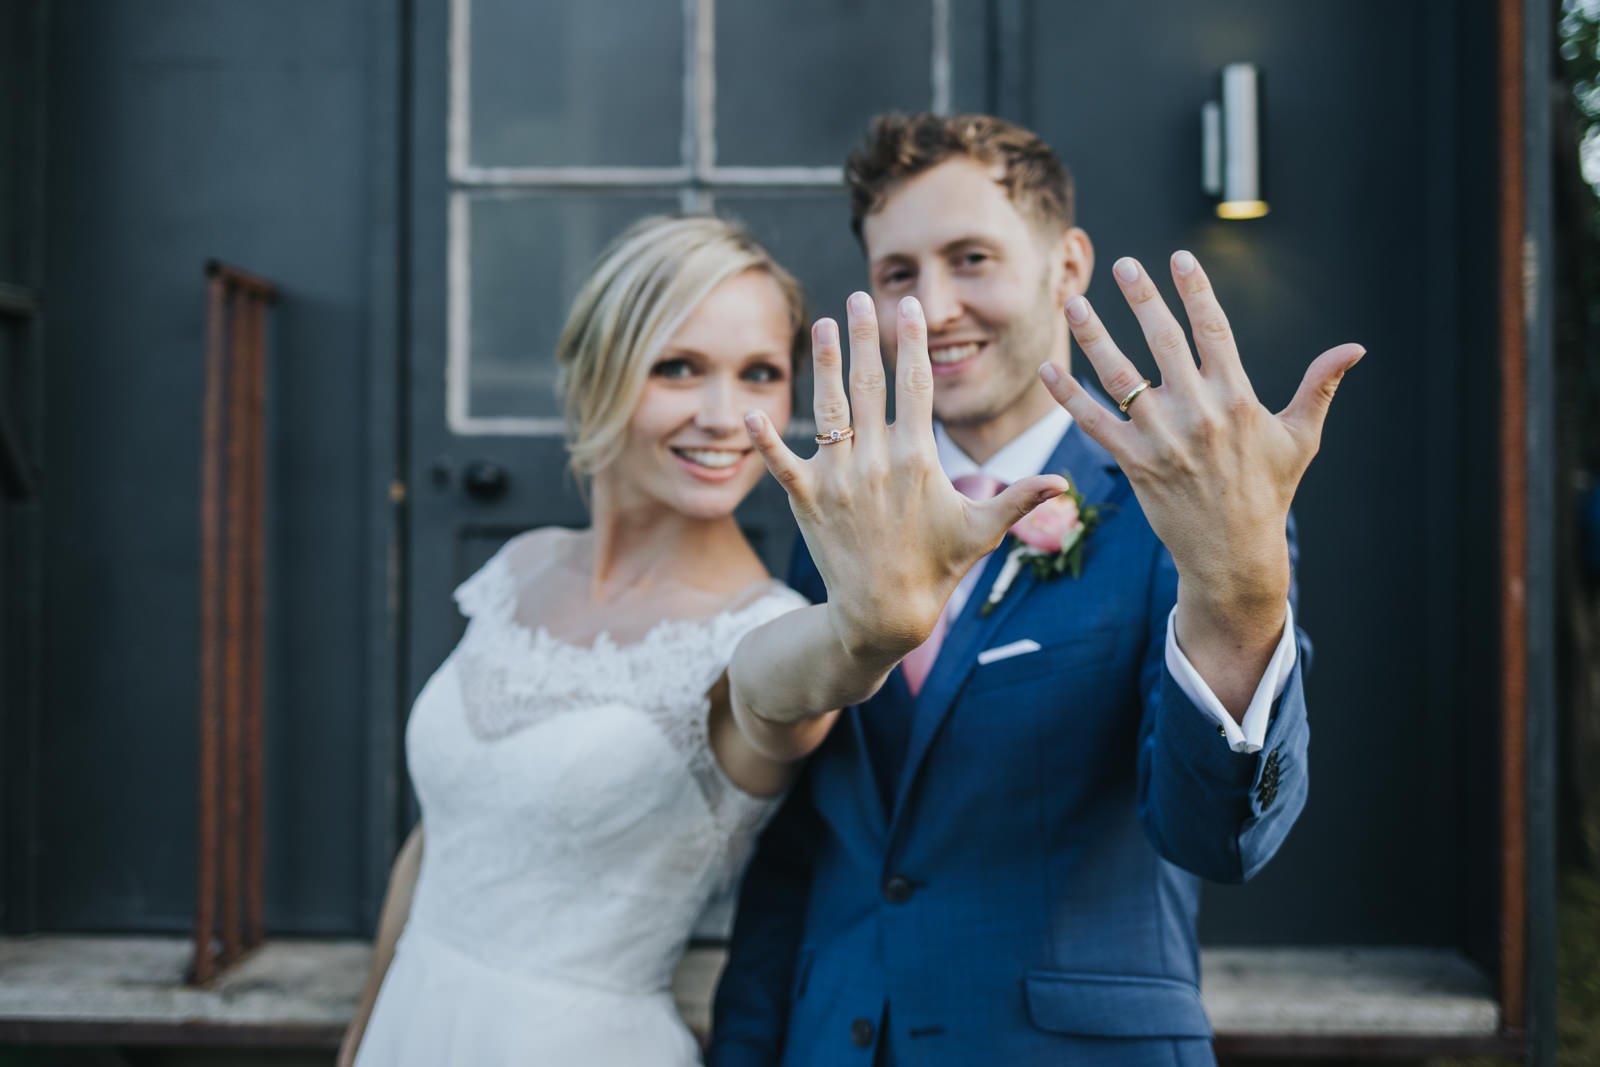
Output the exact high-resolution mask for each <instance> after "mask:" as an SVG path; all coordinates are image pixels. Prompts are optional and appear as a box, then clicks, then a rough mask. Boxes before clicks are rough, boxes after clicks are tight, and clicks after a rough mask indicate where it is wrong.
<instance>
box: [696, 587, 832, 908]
mask: <svg viewBox="0 0 1600 1067" xmlns="http://www.w3.org/2000/svg"><path fill="white" fill-rule="evenodd" d="M809 604H810V601H808V600H806V598H805V597H803V596H801V595H800V594H799V593H796V592H794V591H793V590H792V589H789V588H787V587H786V586H782V585H779V584H778V583H776V582H774V583H772V584H771V585H770V586H769V587H767V589H766V590H765V591H764V592H763V593H762V595H761V596H760V597H759V598H758V599H756V600H754V601H752V602H751V603H750V604H749V605H748V606H746V607H743V608H740V609H738V610H736V611H733V612H730V613H729V614H728V615H726V616H725V617H724V618H723V620H722V622H721V625H719V626H718V627H717V629H718V631H719V632H718V633H717V635H716V645H717V647H718V648H720V649H722V650H723V651H722V655H721V656H720V657H718V662H717V663H716V665H715V670H713V671H709V673H708V676H707V677H706V678H705V680H704V681H705V688H706V689H709V688H710V687H711V686H712V685H713V684H715V682H716V681H717V679H718V678H719V677H720V676H721V675H722V672H723V671H725V670H727V666H728V661H729V660H730V659H731V658H732V656H733V650H734V648H735V647H737V646H738V644H739V640H740V639H741V638H742V637H744V635H745V634H747V633H749V632H750V631H751V630H754V629H755V628H756V627H758V626H761V625H763V624H765V623H768V622H771V621H772V620H773V619H776V618H779V617H781V616H783V615H787V614H788V613H790V612H792V611H796V610H798V609H800V608H803V607H806V606H808V605H809ZM701 780H702V785H703V786H705V787H708V789H707V792H708V795H709V798H710V800H711V807H712V811H713V813H714V814H715V816H716V820H717V823H718V825H719V826H720V827H721V829H722V833H723V847H722V853H721V856H720V857H719V861H718V863H717V864H715V865H714V869H713V871H712V878H713V881H712V884H711V886H710V893H709V904H708V906H707V908H706V911H705V913H704V914H703V915H702V917H701V923H700V924H699V925H697V927H696V930H697V933H701V934H702V936H718V933H719V930H721V928H722V927H723V926H725V925H726V924H727V923H728V922H729V921H731V916H732V910H731V909H732V899H733V894H734V893H735V891H736V890H737V889H738V883H739V879H740V877H741V876H742V875H743V873H744V868H745V865H746V864H747V863H749V860H750V855H751V853H752V852H753V851H754V848H755V842H756V838H757V837H759V836H760V834H761V830H762V828H763V827H764V826H765V825H766V824H767V820H768V819H770V818H771V817H772V814H773V812H775V811H776V810H777V807H778V803H779V802H780V801H781V800H782V799H783V797H782V796H781V795H779V796H775V797H758V796H755V795H753V794H751V793H747V792H745V791H744V790H743V789H741V788H739V786H738V785H736V784H735V783H734V782H733V780H732V779H731V778H729V777H728V775H727V772H725V771H724V770H723V769H722V765H721V764H720V763H718V762H717V760H716V757H715V756H714V755H712V753H711V751H710V742H709V738H708V739H707V740H706V743H705V763H704V771H703V773H702V775H701ZM721 934H722V936H725V935H726V931H725V930H721Z"/></svg>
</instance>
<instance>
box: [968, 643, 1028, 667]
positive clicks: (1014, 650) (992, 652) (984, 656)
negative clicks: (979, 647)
mask: <svg viewBox="0 0 1600 1067" xmlns="http://www.w3.org/2000/svg"><path fill="white" fill-rule="evenodd" d="M1037 651H1039V642H1037V641H1034V640H1032V639H1030V638H1027V637H1024V638H1023V639H1022V640H1021V641H1013V642H1011V643H1010V644H1009V645H999V646H997V647H995V648H986V649H984V650H983V651H982V652H979V653H978V666H980V667H981V666H983V665H984V664H985V663H996V662H998V661H1000V660H1003V659H1010V658H1011V657H1012V656H1026V655H1027V654H1028V653H1029V652H1037Z"/></svg>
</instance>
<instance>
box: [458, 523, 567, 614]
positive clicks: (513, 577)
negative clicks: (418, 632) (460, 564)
mask: <svg viewBox="0 0 1600 1067" xmlns="http://www.w3.org/2000/svg"><path fill="white" fill-rule="evenodd" d="M543 535H545V531H544V530H525V531H523V532H522V533H519V534H517V535H516V536H514V537H512V538H510V539H509V540H507V541H506V543H505V544H503V545H501V546H500V547H499V548H498V549H496V550H495V553H494V555H492V556H490V557H489V561H488V562H487V563H485V564H484V565H483V566H481V567H479V568H478V569H477V570H476V571H474V572H473V574H472V576H471V577H470V578H468V579H467V580H466V581H464V582H462V583H461V584H460V585H458V586H456V589H455V593H454V596H455V601H456V608H457V610H459V611H460V612H461V614H462V616H463V617H465V618H467V619H478V618H498V619H509V618H510V617H511V615H512V614H513V613H514V612H515V611H516V607H517V590H518V587H519V585H520V584H521V583H520V581H519V572H520V571H526V570H527V569H528V568H527V566H526V564H527V563H528V559H527V557H528V556H530V555H535V554H536V553H537V551H538V546H539V543H540V539H541V537H542V536H543ZM514 558H515V559H517V560H518V561H519V564H520V565H519V566H517V567H513V565H512V562H513V559H514Z"/></svg>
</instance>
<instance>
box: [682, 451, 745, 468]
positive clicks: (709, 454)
mask: <svg viewBox="0 0 1600 1067" xmlns="http://www.w3.org/2000/svg"><path fill="white" fill-rule="evenodd" d="M677 451H678V454H679V455H680V456H683V457H684V458H686V459H688V460H689V462H690V463H698V464H699V465H700V466H702V467H711V468H713V469H719V470H720V469H721V468H723V467H731V466H733V465H734V464H735V463H737V462H739V461H740V460H741V459H743V458H744V453H743V452H724V451H722V450H721V449H711V448H680V449H678V450H677Z"/></svg>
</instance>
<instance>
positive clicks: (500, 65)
mask: <svg viewBox="0 0 1600 1067" xmlns="http://www.w3.org/2000/svg"><path fill="white" fill-rule="evenodd" d="M455 2H456V3H457V4H469V5H470V6H469V9H468V12H469V15H470V19H471V27H470V32H469V33H468V40H469V41H470V43H471V54H470V57H469V59H468V65H469V72H468V74H469V78H468V80H469V84H470V86H471V88H470V91H469V96H470V100H471V107H470V126H471V131H472V136H471V144H470V148H469V151H470V154H471V162H472V163H473V164H474V165H476V166H482V167H534V166H539V167H554V166H657V167H659V166H676V165H677V164H679V163H681V162H682V161H683V152H682V148H681V145H682V138H683V93H684V89H683V77H684V74H683V40H684V27H683V4H682V3H679V2H677V0H667V2H663V0H605V2H604V3H587V4H578V3H570V2H552V0H538V2H533V0H455Z"/></svg>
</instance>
